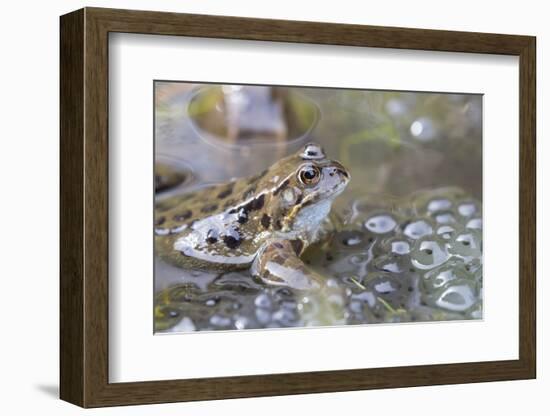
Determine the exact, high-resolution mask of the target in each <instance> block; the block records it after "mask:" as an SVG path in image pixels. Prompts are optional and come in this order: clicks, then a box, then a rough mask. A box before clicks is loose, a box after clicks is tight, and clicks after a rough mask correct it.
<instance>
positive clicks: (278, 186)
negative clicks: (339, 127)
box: [269, 143, 350, 229]
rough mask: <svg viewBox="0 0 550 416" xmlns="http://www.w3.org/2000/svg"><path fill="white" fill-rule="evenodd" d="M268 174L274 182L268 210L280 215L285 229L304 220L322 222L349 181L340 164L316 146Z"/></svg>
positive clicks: (289, 158)
mask: <svg viewBox="0 0 550 416" xmlns="http://www.w3.org/2000/svg"><path fill="white" fill-rule="evenodd" d="M269 173H270V175H269V176H270V177H271V178H272V179H276V181H274V182H275V186H274V187H273V188H272V189H273V190H272V198H271V205H272V207H271V208H272V210H274V211H276V212H279V213H281V216H282V217H283V218H282V223H283V224H284V225H286V227H284V228H286V229H289V228H294V227H296V226H299V225H300V224H301V223H303V220H304V219H305V218H307V219H308V220H307V222H308V223H311V222H319V221H321V220H322V219H323V218H324V217H326V215H328V212H329V211H330V207H331V203H332V201H333V199H334V198H335V197H336V196H338V195H339V194H340V193H341V192H342V191H343V190H344V189H345V187H346V186H347V184H348V183H349V181H350V174H349V172H348V170H347V169H346V168H345V167H344V166H342V164H341V163H340V162H337V161H335V160H331V159H328V158H327V157H326V156H325V152H324V151H323V149H322V148H321V147H320V146H319V145H317V144H315V143H310V144H308V145H306V146H305V147H304V148H303V149H302V150H300V151H299V152H297V153H295V154H293V155H291V156H289V157H287V158H285V159H282V160H280V161H279V162H278V163H276V164H275V165H274V166H273V167H272V168H271V169H270V170H269ZM279 173H284V174H282V175H280V174H279Z"/></svg>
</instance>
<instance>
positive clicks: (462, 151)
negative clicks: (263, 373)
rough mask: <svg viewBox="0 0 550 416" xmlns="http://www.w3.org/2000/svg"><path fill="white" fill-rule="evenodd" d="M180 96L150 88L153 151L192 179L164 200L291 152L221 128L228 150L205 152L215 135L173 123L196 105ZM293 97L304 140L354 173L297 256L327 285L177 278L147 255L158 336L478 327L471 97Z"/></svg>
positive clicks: (225, 276)
mask: <svg viewBox="0 0 550 416" xmlns="http://www.w3.org/2000/svg"><path fill="white" fill-rule="evenodd" d="M174 86H177V88H176V87H174ZM182 86H187V87H188V88H183V87H182ZM190 87H192V86H191V85H189V84H173V83H157V85H156V98H157V102H156V154H163V155H170V157H171V158H173V159H174V160H179V161H180V162H181V163H183V165H184V166H186V168H188V169H190V171H192V172H193V178H194V180H193V181H183V183H182V184H180V185H179V187H177V188H176V190H175V191H173V190H172V191H168V193H172V194H173V193H181V192H184V191H186V190H188V189H194V188H196V187H197V186H199V187H200V186H202V185H204V184H207V183H217V182H222V181H227V180H228V179H230V178H232V177H242V176H247V175H252V174H254V173H257V172H260V171H262V170H263V169H265V168H266V167H268V166H270V165H271V164H272V163H273V162H275V161H276V160H278V159H279V158H280V157H281V156H283V155H285V154H288V153H290V152H292V151H294V150H295V147H293V145H292V144H288V145H287V144H285V142H284V141H283V142H282V143H281V142H280V140H279V139H278V143H279V145H278V147H277V151H273V150H270V151H265V149H261V148H259V147H256V145H255V144H254V143H253V142H249V143H248V144H247V145H246V146H241V145H240V143H241V141H240V139H239V134H240V133H238V132H237V133H235V132H233V133H232V134H229V133H227V132H226V133H219V137H222V136H224V135H225V137H230V138H231V140H232V143H234V144H235V143H236V144H237V146H233V147H227V146H212V144H213V141H212V137H214V136H212V135H208V137H207V138H205V137H206V136H205V135H204V134H202V133H203V132H201V130H200V129H197V126H196V124H195V123H194V122H193V121H191V119H190V118H189V117H188V115H186V114H185V113H183V114H182V109H183V108H189V106H188V104H189V100H190V99H191V100H192V99H193V98H194V97H195V98H196V96H197V95H196V92H195V91H196V90H191V88H190ZM220 90H221V89H220ZM292 92H293V93H295V94H299V96H303V97H306V98H307V100H310V101H311V102H315V103H316V105H318V108H319V109H320V113H321V114H322V116H321V117H320V118H319V120H318V124H317V126H316V127H315V129H314V130H313V132H312V133H311V134H310V135H309V137H306V139H307V140H308V141H309V140H315V141H316V142H319V143H320V144H322V145H323V146H324V148H325V150H326V152H327V154H328V155H330V156H331V157H335V158H338V159H340V161H341V162H342V163H343V164H344V166H346V168H348V169H349V170H350V172H351V176H352V178H353V179H352V181H351V182H350V185H349V186H348V189H347V190H346V191H345V192H344V193H343V194H342V195H341V196H339V197H338V198H337V200H336V201H335V207H334V209H333V215H332V217H334V218H331V219H333V220H334V221H333V222H334V223H335V224H336V225H335V232H334V233H332V235H331V236H330V238H329V239H328V240H326V241H324V242H323V243H320V244H317V245H315V246H312V247H310V248H309V249H308V251H307V252H306V253H305V255H304V256H303V258H304V260H305V261H306V262H307V264H309V265H310V267H312V268H313V269H315V270H316V271H317V272H319V273H320V274H321V275H323V276H325V277H326V279H327V288H326V290H324V291H322V292H309V293H308V292H299V291H294V290H291V289H289V288H286V287H274V286H268V285H265V284H263V283H261V282H258V281H255V280H254V279H253V278H251V276H250V274H249V273H248V272H230V273H229V272H226V273H216V272H214V273H213V272H209V273H206V272H200V271H190V270H183V269H180V268H176V267H173V266H170V265H168V264H165V263H163V262H162V261H161V260H159V259H157V260H156V266H155V287H156V297H155V329H156V331H159V332H187V331H195V330H219V329H222V330H223V329H225V330H227V329H247V328H278V327H300V326H319V325H341V324H368V323H381V322H411V321H431V320H452V319H479V318H481V316H482V220H481V156H482V155H481V98H480V97H479V96H473V95H452V94H418V93H398V92H378V91H357V90H353V91H351V90H347V91H346V90H332V89H311V88H299V89H296V90H294V89H293V90H292ZM264 98H265V97H264ZM307 102H309V101H307ZM240 114H246V111H244V112H241V113H240ZM251 125H252V124H251ZM203 126H204V125H203ZM171 166H174V165H171ZM168 176H169V175H168ZM422 190H423V191H422ZM158 198H159V200H162V199H163V194H159V196H158Z"/></svg>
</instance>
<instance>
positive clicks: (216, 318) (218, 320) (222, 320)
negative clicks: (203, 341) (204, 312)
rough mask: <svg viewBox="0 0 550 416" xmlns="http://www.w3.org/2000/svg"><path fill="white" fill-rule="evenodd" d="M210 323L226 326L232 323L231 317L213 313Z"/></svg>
mask: <svg viewBox="0 0 550 416" xmlns="http://www.w3.org/2000/svg"><path fill="white" fill-rule="evenodd" d="M210 325H213V326H217V327H223V328H226V327H229V326H230V325H231V319H230V318H228V317H226V316H221V315H212V316H211V317H210Z"/></svg>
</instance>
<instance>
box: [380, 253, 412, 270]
mask: <svg viewBox="0 0 550 416" xmlns="http://www.w3.org/2000/svg"><path fill="white" fill-rule="evenodd" d="M373 266H374V267H375V268H376V269H377V270H380V271H383V272H390V273H403V272H404V271H405V270H408V269H409V268H410V262H409V261H408V259H406V258H405V257H403V256H392V255H384V256H379V257H376V258H375V259H374V261H373Z"/></svg>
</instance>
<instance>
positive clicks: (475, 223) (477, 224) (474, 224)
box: [466, 218, 483, 230]
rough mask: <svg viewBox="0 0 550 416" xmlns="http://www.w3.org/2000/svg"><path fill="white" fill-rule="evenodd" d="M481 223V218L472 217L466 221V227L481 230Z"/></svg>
mask: <svg viewBox="0 0 550 416" xmlns="http://www.w3.org/2000/svg"><path fill="white" fill-rule="evenodd" d="M482 225H483V223H482V220H481V218H472V219H471V220H470V221H468V222H467V223H466V228H470V229H472V230H481V228H482Z"/></svg>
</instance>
